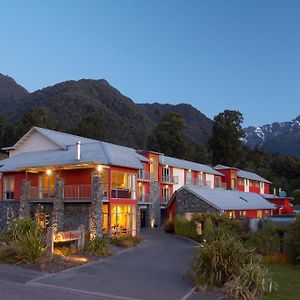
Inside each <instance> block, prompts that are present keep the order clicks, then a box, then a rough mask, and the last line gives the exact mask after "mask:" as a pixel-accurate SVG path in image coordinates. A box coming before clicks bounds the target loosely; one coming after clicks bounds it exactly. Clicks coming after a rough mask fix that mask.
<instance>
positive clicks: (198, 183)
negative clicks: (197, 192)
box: [185, 178, 211, 188]
mask: <svg viewBox="0 0 300 300" xmlns="http://www.w3.org/2000/svg"><path fill="white" fill-rule="evenodd" d="M185 185H186V186H193V187H203V188H211V181H208V180H203V179H202V178H191V179H189V180H186V181H185Z"/></svg>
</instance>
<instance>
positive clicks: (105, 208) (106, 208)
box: [102, 204, 109, 234]
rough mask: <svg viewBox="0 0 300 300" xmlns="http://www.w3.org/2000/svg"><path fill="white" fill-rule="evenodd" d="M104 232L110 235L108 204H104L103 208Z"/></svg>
mask: <svg viewBox="0 0 300 300" xmlns="http://www.w3.org/2000/svg"><path fill="white" fill-rule="evenodd" d="M102 232H103V233H104V234H109V230H108V204H103V206H102Z"/></svg>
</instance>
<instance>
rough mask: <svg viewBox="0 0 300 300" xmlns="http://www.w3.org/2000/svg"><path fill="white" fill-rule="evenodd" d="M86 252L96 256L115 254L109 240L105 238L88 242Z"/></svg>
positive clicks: (97, 238)
mask: <svg viewBox="0 0 300 300" xmlns="http://www.w3.org/2000/svg"><path fill="white" fill-rule="evenodd" d="M84 251H85V252H87V253H89V254H91V255H95V256H109V255H112V253H113V251H112V248H111V244H110V242H109V240H108V239H106V238H103V237H96V238H95V239H93V240H90V241H87V242H86V243H85V246H84Z"/></svg>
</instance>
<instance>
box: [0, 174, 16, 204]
mask: <svg viewBox="0 0 300 300" xmlns="http://www.w3.org/2000/svg"><path fill="white" fill-rule="evenodd" d="M14 192H15V178H14V177H13V176H7V177H4V178H3V193H4V195H3V198H4V200H13V199H14V194H15V193H14Z"/></svg>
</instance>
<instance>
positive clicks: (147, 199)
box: [138, 194, 151, 204]
mask: <svg viewBox="0 0 300 300" xmlns="http://www.w3.org/2000/svg"><path fill="white" fill-rule="evenodd" d="M150 202H151V201H150V197H149V194H142V195H138V203H139V204H147V203H150Z"/></svg>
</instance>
